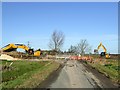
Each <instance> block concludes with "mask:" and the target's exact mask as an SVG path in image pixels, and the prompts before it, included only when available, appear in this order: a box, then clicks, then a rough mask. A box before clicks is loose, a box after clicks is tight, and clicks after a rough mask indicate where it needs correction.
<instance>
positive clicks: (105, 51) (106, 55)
mask: <svg viewBox="0 0 120 90" xmlns="http://www.w3.org/2000/svg"><path fill="white" fill-rule="evenodd" d="M100 47H102V48H103V50H104V52H101V54H100V56H101V57H102V56H105V58H107V59H108V58H110V55H109V54H108V53H107V49H106V48H105V46H104V45H103V44H102V43H100V44H99V45H98V47H97V49H96V51H99V49H100Z"/></svg>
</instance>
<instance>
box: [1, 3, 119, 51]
mask: <svg viewBox="0 0 120 90" xmlns="http://www.w3.org/2000/svg"><path fill="white" fill-rule="evenodd" d="M54 30H58V31H62V32H63V33H64V35H65V42H64V45H63V47H62V50H68V48H69V47H70V46H71V45H76V44H77V43H79V42H80V40H81V39H87V41H88V43H89V44H90V45H91V46H92V51H93V50H94V49H96V48H97V46H98V45H99V43H100V42H102V43H103V45H104V46H105V47H106V48H107V52H108V53H118V3H117V2H111V3H110V2H103V3H102V2H99V3H98V2H96V3H95V2H79V3H78V2H76V3H73V2H71V3H70V2H61V3H57V2H56V3H55V2H37V3H35V2H31V3H30V2H16V3H15V2H3V3H2V46H5V45H7V44H9V43H22V44H25V45H27V42H28V41H29V42H30V46H31V47H33V48H34V49H38V48H40V49H42V50H46V49H49V47H48V43H49V40H50V38H51V34H52V32H53V31H54Z"/></svg>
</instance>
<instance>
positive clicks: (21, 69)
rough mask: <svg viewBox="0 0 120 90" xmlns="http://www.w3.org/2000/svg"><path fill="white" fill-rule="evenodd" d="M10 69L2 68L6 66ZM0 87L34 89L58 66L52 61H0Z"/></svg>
mask: <svg viewBox="0 0 120 90" xmlns="http://www.w3.org/2000/svg"><path fill="white" fill-rule="evenodd" d="M11 62H13V64H12V65H11V67H9V68H7V69H6V68H4V66H6V65H10V63H11ZM2 64H3V65H2V67H3V70H2V71H1V72H0V73H2V83H1V84H0V86H2V88H3V89H6V88H35V87H37V86H38V85H39V84H40V83H41V82H42V81H44V80H45V79H46V78H47V77H48V76H49V75H50V74H51V73H52V72H53V71H54V70H56V69H57V68H58V67H59V66H60V64H59V63H56V62H53V61H37V62H35V61H9V62H8V61H2Z"/></svg>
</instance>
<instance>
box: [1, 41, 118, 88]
mask: <svg viewBox="0 0 120 90" xmlns="http://www.w3.org/2000/svg"><path fill="white" fill-rule="evenodd" d="M18 48H21V49H24V50H25V52H18V51H17V49H18ZM100 48H102V49H103V51H104V52H101V53H100V54H91V55H89V54H85V55H84V56H81V55H79V54H78V55H76V54H73V53H70V52H65V53H58V52H55V51H54V50H53V51H52V50H41V49H38V50H36V51H34V49H31V48H29V47H28V46H26V45H24V44H8V45H6V46H4V47H3V48H1V55H0V60H1V65H0V67H1V71H2V77H3V79H2V83H1V85H3V87H4V88H7V87H10V86H11V84H10V85H9V82H11V81H14V80H17V79H18V76H19V74H18V73H17V72H18V71H19V70H15V69H16V68H18V67H17V66H16V63H18V64H19V63H20V65H22V63H24V64H25V63H26V62H28V63H26V64H28V66H29V62H30V64H32V63H31V61H32V62H34V63H35V62H37V63H40V62H41V63H43V64H44V65H45V66H44V67H45V68H46V67H47V66H46V64H45V63H47V65H48V64H49V63H50V64H51V65H54V64H55V65H57V66H56V67H54V69H52V70H51V72H49V74H48V76H46V77H43V80H41V78H40V81H38V82H37V84H35V82H33V83H31V84H30V83H27V85H26V83H25V85H24V84H23V85H19V84H18V85H13V86H11V88H13V87H14V88H22V87H25V88H28V87H31V88H36V87H37V88H46V87H47V88H60V87H64V88H86V87H88V88H109V87H110V88H116V87H118V85H119V84H120V81H119V77H118V70H119V69H120V67H119V66H118V54H108V53H107V49H106V48H105V47H104V45H103V44H102V43H100V44H99V45H98V47H97V49H94V52H98V51H99V49H100ZM26 64H25V65H26ZM41 65H42V64H41ZM38 66H39V65H38ZM22 67H25V68H26V66H24V65H22ZM30 67H31V66H30ZM30 67H29V68H30ZM32 67H33V66H32ZM52 67H53V66H52ZM25 68H24V69H25ZM27 68H28V67H27ZM27 68H26V69H27ZM34 68H35V67H33V70H34ZM36 68H37V65H36ZM77 68H78V69H79V70H80V71H79V70H78V69H77ZM80 68H81V69H80ZM19 69H20V68H19ZM24 69H23V70H24ZM82 69H83V71H85V72H82V71H81V70H82ZM20 70H22V69H20ZM29 70H30V69H29ZM48 70H49V68H46V72H48ZM66 70H67V76H65V75H66V74H65V71H66ZM76 70H78V71H77V72H79V73H78V74H76V75H77V76H76V75H74V74H75V73H76V72H75V71H76ZM20 72H21V71H20ZM80 72H81V73H80ZM113 72H114V74H113ZM10 73H11V74H12V73H15V74H13V75H10V76H7V75H5V74H8V75H9V74H10ZM24 73H25V72H22V73H21V74H20V75H22V74H24ZM72 73H74V74H72ZM82 73H85V75H87V76H85V77H83V76H80V77H79V75H81V74H82ZM59 74H60V75H59ZM71 74H72V79H70V78H71ZM94 74H95V75H94ZM99 74H100V76H99ZM69 75H70V76H69ZM88 75H90V76H88ZM102 75H104V76H102ZM32 76H34V75H32ZM32 76H31V78H33V77H32ZM39 77H41V75H40V76H38V77H37V78H39ZM65 77H69V79H66V78H65ZM90 77H92V78H90ZM37 78H36V79H37ZM57 78H59V79H57ZM62 78H65V79H66V80H65V81H64V83H62V82H63V81H62ZM77 78H81V79H84V78H86V79H87V78H88V79H89V80H90V82H88V81H86V80H85V82H84V83H86V84H87V83H88V84H87V86H86V85H84V84H82V83H81V79H80V81H79V80H76V79H77ZM103 78H104V79H103ZM51 79H53V80H52V82H53V81H54V82H56V83H52V82H51ZM32 80H33V79H32ZM69 80H70V82H71V83H73V82H74V83H75V85H74V84H73V85H72V84H71V83H69V84H71V85H69V84H67V85H66V84H65V82H66V81H67V82H69ZM103 80H106V81H105V82H104V81H103ZM21 82H22V81H21ZM29 82H31V81H29ZM5 83H8V84H7V85H6V84H5ZM58 83H59V84H58ZM89 83H92V84H89ZM113 83H114V84H113ZM32 84H35V85H33V87H32V86H30V85H32ZM62 84H65V86H64V85H62Z"/></svg>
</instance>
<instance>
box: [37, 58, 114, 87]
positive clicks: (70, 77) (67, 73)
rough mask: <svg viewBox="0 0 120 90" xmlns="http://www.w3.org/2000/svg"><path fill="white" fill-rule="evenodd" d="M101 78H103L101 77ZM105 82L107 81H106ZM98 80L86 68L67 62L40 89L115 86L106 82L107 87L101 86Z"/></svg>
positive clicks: (72, 61)
mask: <svg viewBox="0 0 120 90" xmlns="http://www.w3.org/2000/svg"><path fill="white" fill-rule="evenodd" d="M101 77H103V76H101ZM104 78H106V77H104ZM106 80H107V79H106ZM103 84H104V83H102V82H101V80H100V78H99V79H98V78H97V77H96V76H95V75H94V74H93V73H92V72H90V71H89V70H87V69H86V67H85V66H84V65H83V64H82V63H79V62H78V61H75V60H68V61H67V62H66V64H65V66H64V67H63V68H62V69H61V70H59V71H58V72H56V74H54V75H52V76H50V78H49V79H48V80H46V81H45V82H43V83H42V84H41V85H40V86H39V87H40V88H108V87H110V88H111V87H113V88H115V86H114V85H113V84H111V82H109V80H108V81H107V86H105V85H103Z"/></svg>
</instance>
